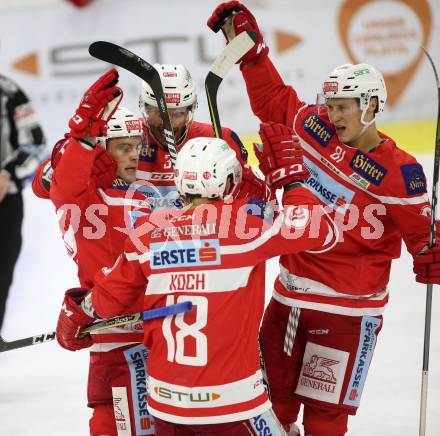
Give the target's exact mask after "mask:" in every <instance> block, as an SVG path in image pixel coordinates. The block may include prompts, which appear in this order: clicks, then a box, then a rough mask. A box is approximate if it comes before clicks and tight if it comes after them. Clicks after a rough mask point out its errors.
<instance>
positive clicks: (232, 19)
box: [207, 1, 269, 66]
mask: <svg viewBox="0 0 440 436" xmlns="http://www.w3.org/2000/svg"><path fill="white" fill-rule="evenodd" d="M207 24H208V27H210V28H211V29H212V30H213V31H214V32H216V33H217V32H218V31H219V30H220V29H221V30H222V32H223V35H224V36H225V38H226V43H229V42H230V41H231V40H232V39H234V38H235V37H236V36H237V35H238V34H240V33H242V32H245V31H246V30H252V31H254V32H256V33H257V35H258V38H257V42H256V44H255V46H254V47H253V48H252V49H251V50H249V51H248V52H247V53H246V54H245V55H244V56H243V57H242V58H241V60H240V63H241V66H244V65H247V64H249V63H252V62H256V61H259V60H261V59H262V58H264V57H267V55H268V53H269V47H268V46H267V45H266V43H265V41H264V39H263V35H262V33H261V31H260V29H259V27H258V24H257V21H256V20H255V17H254V16H253V15H252V13H251V11H250V10H249V9H248V8H247V7H246V6H245V5H244V4H242V3H240V2H238V1H229V2H226V3H222V4H221V5H219V6H217V7H216V8H215V10H214V12H213V13H212V15H211V16H210V17H209V19H208V22H207Z"/></svg>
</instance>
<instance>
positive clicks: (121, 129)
mask: <svg viewBox="0 0 440 436" xmlns="http://www.w3.org/2000/svg"><path fill="white" fill-rule="evenodd" d="M132 136H142V123H141V122H140V120H139V118H138V117H137V116H136V115H135V114H134V113H133V112H131V111H130V110H128V109H126V108H124V107H121V106H119V107H118V108H117V109H116V111H115V113H114V114H113V115H112V117H111V118H110V120H109V121H108V123H107V135H106V136H100V137H98V138H96V140H97V142H98V143H99V144H100V145H101V146H102V147H103V148H107V140H109V139H112V138H127V137H128V138H129V137H132Z"/></svg>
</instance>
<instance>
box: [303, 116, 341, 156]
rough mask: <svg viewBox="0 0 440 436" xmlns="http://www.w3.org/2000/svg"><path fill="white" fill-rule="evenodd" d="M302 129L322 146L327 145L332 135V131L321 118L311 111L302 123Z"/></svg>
mask: <svg viewBox="0 0 440 436" xmlns="http://www.w3.org/2000/svg"><path fill="white" fill-rule="evenodd" d="M302 127H303V129H304V130H305V131H306V132H307V133H308V134H309V135H311V136H312V137H313V138H314V139H315V140H316V141H317V142H318V143H319V144H321V145H322V146H323V147H327V145H328V144H329V142H330V140H331V139H332V138H333V136H334V133H335V132H334V131H333V130H332V128H331V127H330V126H329V125H327V124H326V123H325V122H324V121H323V120H322V118H320V117H318V115H316V114H315V113H314V112H311V113H310V114H309V115H308V116H307V117H306V118H305V119H304V121H303V123H302Z"/></svg>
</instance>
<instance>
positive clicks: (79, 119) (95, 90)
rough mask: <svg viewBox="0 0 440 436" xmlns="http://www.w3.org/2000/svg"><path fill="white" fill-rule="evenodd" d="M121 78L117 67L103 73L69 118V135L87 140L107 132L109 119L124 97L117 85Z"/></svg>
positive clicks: (88, 141)
mask: <svg viewBox="0 0 440 436" xmlns="http://www.w3.org/2000/svg"><path fill="white" fill-rule="evenodd" d="M118 80H119V75H118V72H117V71H116V69H115V68H112V69H111V70H109V71H107V73H105V74H104V75H102V76H101V77H100V78H99V79H98V80H97V81H96V82H95V83H94V84H93V85H92V86H91V87H90V88H89V89H88V90H87V91H86V92H85V94H84V95H83V98H82V99H81V102H80V104H79V106H78V109H77V110H76V112H75V115H74V116H73V117H72V118H71V119H70V120H69V127H70V133H69V136H70V137H73V138H76V139H81V140H85V141H86V142H87V143H89V144H90V145H93V144H94V142H93V143H92V142H91V141H90V139H91V138H96V137H97V136H105V135H106V134H107V121H108V120H109V119H110V118H111V116H112V115H113V113H114V112H115V110H116V109H117V107H118V105H119V102H120V101H121V99H122V90H121V89H120V88H119V87H117V86H116V84H117V83H118Z"/></svg>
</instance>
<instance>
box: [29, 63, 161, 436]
mask: <svg viewBox="0 0 440 436" xmlns="http://www.w3.org/2000/svg"><path fill="white" fill-rule="evenodd" d="M117 80H118V74H117V72H116V70H114V69H112V70H110V71H109V72H107V73H106V74H104V75H103V76H102V77H101V78H99V79H98V80H97V81H96V82H95V83H94V84H93V85H92V86H91V87H90V88H89V89H88V90H87V92H86V93H85V94H84V97H83V99H82V100H81V103H80V105H79V107H78V109H77V110H76V112H75V115H74V116H73V117H72V118H71V119H70V121H69V127H70V132H69V133H68V134H67V135H66V137H67V138H66V139H65V140H62V141H60V142H59V143H58V144H57V146H56V147H55V148H54V152H53V155H52V161H51V162H50V161H49V162H45V163H43V164H42V165H41V166H40V169H39V173H38V174H37V177H36V178H35V179H34V182H33V188H34V192H35V193H36V194H37V195H39V196H40V197H43V198H44V197H46V198H47V195H50V198H51V199H52V201H53V203H54V204H55V206H56V209H57V215H58V216H59V218H60V225H61V227H62V231H63V239H64V242H65V245H66V248H67V250H68V252H69V254H70V255H71V257H72V258H73V260H74V261H75V262H76V263H77V264H78V278H79V282H80V286H82V287H86V288H90V287H92V286H93V278H94V275H95V274H96V272H97V271H99V270H100V269H101V268H103V267H105V266H111V265H113V263H114V262H115V260H116V258H117V257H118V256H119V254H120V253H121V252H122V251H123V246H124V241H125V239H126V237H127V234H128V231H129V229H130V228H131V226H132V224H133V223H134V221H135V220H136V218H137V217H139V216H141V215H143V214H146V213H149V212H150V207H149V204H148V201H147V199H146V197H145V196H144V195H143V194H141V193H139V192H138V191H136V190H135V188H133V185H132V183H133V182H134V181H135V179H136V170H137V165H138V160H139V150H140V148H141V135H142V125H141V122H140V120H139V118H138V117H137V116H135V115H134V113H133V112H131V111H129V110H128V109H125V108H122V107H118V104H119V102H120V99H121V97H122V94H120V92H121V91H120V89H119V88H118V87H117V86H116V83H117ZM52 167H54V170H53V174H52ZM69 315H70V313H69V312H68V311H63V312H62V313H61V315H60V319H59V322H58V326H57V340H58V342H59V343H60V345H61V346H62V347H64V348H66V349H68V350H79V349H82V348H86V347H90V348H89V350H90V367H89V380H88V389H87V396H88V405H89V407H92V408H93V416H92V418H91V420H90V434H91V435H92V436H98V435H104V434H105V435H112V436H113V435H114V436H116V435H118V434H126V435H129V434H132V435H151V434H154V426H153V420H152V417H151V415H149V413H148V411H147V408H146V402H145V396H146V393H145V365H144V366H143V368H141V367H140V366H139V362H138V361H137V360H136V359H134V358H133V356H134V355H136V354H137V353H140V354H141V355H143V354H145V353H146V350H145V347H144V346H143V345H142V338H143V332H142V323H138V324H135V325H132V326H129V328H115V329H109V330H103V331H102V332H101V333H100V334H94V335H93V339H91V338H90V336H89V337H87V339H86V341H76V340H74V339H73V338H69V336H68V333H67V332H69V329H71V328H72V321H71V319H70V316H69ZM141 371H144V379H143V380H144V382H143V385H142V383H140V384H139V383H133V382H132V380H138V379H139V376H138V375H139V374H140V373H141Z"/></svg>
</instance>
